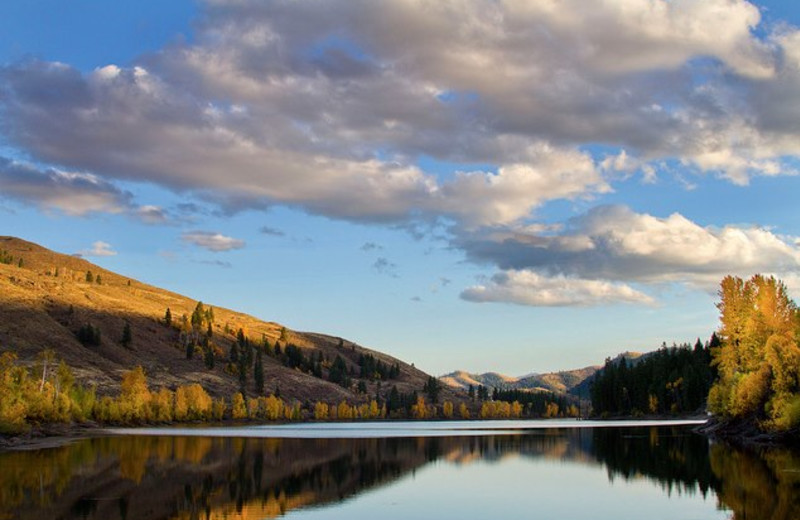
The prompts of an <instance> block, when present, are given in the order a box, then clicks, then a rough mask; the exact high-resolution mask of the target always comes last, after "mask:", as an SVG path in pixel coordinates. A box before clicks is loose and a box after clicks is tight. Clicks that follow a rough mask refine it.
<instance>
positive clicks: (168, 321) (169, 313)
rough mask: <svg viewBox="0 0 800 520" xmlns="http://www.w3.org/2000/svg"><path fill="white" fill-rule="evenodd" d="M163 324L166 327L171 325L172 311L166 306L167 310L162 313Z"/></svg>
mask: <svg viewBox="0 0 800 520" xmlns="http://www.w3.org/2000/svg"><path fill="white" fill-rule="evenodd" d="M164 325H166V326H167V327H171V326H172V311H170V310H169V307H167V312H165V313H164Z"/></svg>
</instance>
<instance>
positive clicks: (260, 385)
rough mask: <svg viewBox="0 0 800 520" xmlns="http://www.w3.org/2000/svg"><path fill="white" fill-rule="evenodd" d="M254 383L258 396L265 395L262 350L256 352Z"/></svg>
mask: <svg viewBox="0 0 800 520" xmlns="http://www.w3.org/2000/svg"><path fill="white" fill-rule="evenodd" d="M253 381H254V382H255V386H256V395H264V365H263V364H262V358H261V351H260V350H259V351H258V352H256V364H255V365H254V366H253Z"/></svg>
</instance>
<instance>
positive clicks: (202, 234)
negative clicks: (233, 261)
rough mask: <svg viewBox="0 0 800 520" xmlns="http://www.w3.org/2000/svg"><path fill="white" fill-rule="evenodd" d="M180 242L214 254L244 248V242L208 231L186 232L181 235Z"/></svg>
mask: <svg viewBox="0 0 800 520" xmlns="http://www.w3.org/2000/svg"><path fill="white" fill-rule="evenodd" d="M181 240H183V241H184V242H187V243H189V244H194V245H196V246H198V247H202V248H204V249H208V250H209V251H214V252H216V253H218V252H221V251H231V250H234V249H242V248H243V247H244V246H245V242H244V240H239V239H237V238H232V237H229V236H225V235H223V234H221V233H214V232H210V231H187V232H185V233H182V234H181Z"/></svg>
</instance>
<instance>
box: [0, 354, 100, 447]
mask: <svg viewBox="0 0 800 520" xmlns="http://www.w3.org/2000/svg"><path fill="white" fill-rule="evenodd" d="M94 405H95V394H94V389H86V388H84V387H82V386H80V385H76V384H75V377H74V376H73V374H72V371H71V370H70V368H69V367H68V366H67V364H66V363H64V362H63V361H58V360H57V359H56V356H55V354H54V353H53V351H52V350H45V351H43V352H42V353H41V354H40V355H39V356H38V357H37V360H36V362H35V363H34V364H33V366H31V367H28V366H22V365H20V364H19V363H18V362H17V357H16V355H15V354H14V353H11V352H4V353H3V354H0V433H19V432H22V431H24V430H26V429H27V426H28V424H30V423H55V422H69V421H84V420H86V419H89V418H90V417H91V414H92V410H93V408H94Z"/></svg>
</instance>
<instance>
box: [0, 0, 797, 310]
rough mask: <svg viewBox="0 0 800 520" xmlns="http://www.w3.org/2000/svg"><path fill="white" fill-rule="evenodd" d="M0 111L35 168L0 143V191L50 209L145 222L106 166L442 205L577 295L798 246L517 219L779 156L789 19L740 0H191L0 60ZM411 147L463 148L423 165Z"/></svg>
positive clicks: (159, 217)
mask: <svg viewBox="0 0 800 520" xmlns="http://www.w3.org/2000/svg"><path fill="white" fill-rule="evenodd" d="M51 92H58V95H57V96H53V95H49V94H48V93H51ZM0 111H1V112H2V114H3V118H2V122H0V132H2V138H3V141H4V142H7V143H8V145H9V146H11V147H15V148H17V149H18V150H19V151H20V152H21V156H22V155H24V156H28V157H31V158H32V160H33V161H36V162H37V163H40V164H52V165H54V166H53V167H51V168H30V167H22V166H20V165H19V164H18V163H15V162H13V161H10V160H5V162H3V161H2V160H0V188H2V195H3V196H5V197H9V198H16V199H19V200H24V201H26V202H29V203H33V204H37V205H40V206H42V207H47V208H57V209H59V210H60V211H63V212H65V213H68V214H71V215H82V214H87V213H91V212H94V211H104V212H112V213H113V212H117V213H119V212H128V214H131V215H134V216H138V217H139V218H141V219H143V220H144V221H146V222H152V223H162V222H165V220H166V218H167V214H166V212H165V211H164V210H163V209H161V208H159V207H156V206H136V205H134V204H133V203H132V202H131V200H130V199H131V196H130V194H128V193H127V192H124V191H122V190H119V189H118V188H116V186H115V185H114V184H113V182H115V181H118V180H123V181H126V182H131V181H133V182H144V183H153V184H157V185H159V186H164V187H167V188H169V189H172V190H175V191H176V192H180V193H182V194H183V193H188V194H189V195H193V196H194V197H199V198H203V199H206V200H211V201H213V202H215V203H217V204H218V205H220V206H221V207H223V208H224V209H226V210H231V211H235V210H238V209H243V208H251V207H256V208H263V207H266V206H270V205H274V204H282V205H286V206H290V207H293V208H297V209H300V210H303V211H307V212H310V213H314V214H320V215H325V216H328V217H331V218H337V219H348V220H353V221H359V222H369V223H389V224H392V225H401V226H406V227H407V228H409V229H420V226H422V228H424V226H426V225H431V224H438V223H441V222H443V221H444V222H447V223H453V224H454V225H453V226H452V229H450V230H449V232H450V233H451V234H452V236H454V239H453V244H454V245H455V246H457V247H461V248H463V250H464V251H465V252H466V253H467V254H468V256H469V258H470V259H473V260H476V261H481V262H486V261H488V262H490V263H492V264H494V265H496V266H498V267H499V268H501V269H505V270H515V271H513V272H520V273H522V272H527V271H526V270H530V271H531V272H535V273H538V276H541V277H544V278H542V279H537V280H533V281H532V280H531V279H530V278H528V279H525V280H522V275H519V274H517V275H514V276H516V278H514V280H511V279H510V278H509V280H511V281H514V282H516V285H514V287H518V286H520V284H522V285H523V286H525V284H527V286H537V284H538V286H541V287H544V286H545V285H546V284H545V281H543V280H549V282H547V283H552V284H553V285H552V286H550V287H549V290H550V291H551V292H552V291H558V290H559V289H558V288H559V287H560V288H561V289H560V290H562V292H564V293H565V294H570V291H572V292H573V293H575V294H582V295H584V296H585V297H586V299H587V300H588V301H592V299H593V298H594V299H597V300H600V299H602V298H601V297H600V296H599V294H600V293H601V292H602V290H606V291H607V294H612V295H613V294H616V295H617V297H619V298H623V299H624V298H625V294H624V291H622V288H623V287H627V286H626V285H624V282H627V281H635V282H640V283H644V284H649V283H663V282H670V281H679V282H688V283H692V284H697V285H703V286H707V285H708V284H709V281H710V280H712V279H714V283H716V281H717V280H716V279H717V278H718V277H719V276H720V274H727V273H728V272H734V273H743V274H750V273H745V271H761V272H791V271H792V270H793V269H796V268H797V266H798V260H797V247H796V246H791V245H790V244H789V243H788V242H787V241H786V240H785V239H784V238H782V237H778V236H776V235H775V234H773V233H771V232H769V231H765V230H759V229H750V228H743V227H737V226H723V227H721V228H711V227H704V226H701V225H698V224H696V223H694V222H691V221H689V220H688V219H686V218H685V217H683V216H681V215H679V214H675V215H671V216H668V217H665V218H658V217H654V216H650V215H642V214H635V213H633V212H631V211H630V210H626V209H624V208H599V209H597V210H595V211H591V212H589V213H588V214H587V215H585V216H584V217H583V218H582V219H577V220H575V221H573V222H572V223H569V224H568V225H566V226H565V227H564V228H563V229H557V228H556V227H553V226H550V225H544V224H541V223H536V222H532V221H533V220H535V219H536V212H537V210H538V209H539V208H540V207H542V206H543V205H544V204H546V203H547V202H549V201H554V200H564V199H567V200H585V199H591V197H593V196H596V195H598V194H602V193H606V192H608V191H609V190H611V189H612V188H613V183H614V182H615V181H617V180H620V179H624V178H627V177H628V176H630V175H633V174H635V173H641V175H642V180H643V182H646V183H652V182H656V181H657V180H658V178H659V174H661V173H662V172H663V171H664V169H662V165H664V164H680V165H681V177H680V179H682V180H684V181H685V186H686V187H687V189H690V188H691V187H692V186H694V183H693V182H692V179H693V175H695V174H702V173H712V174H714V175H717V176H719V177H721V178H724V179H727V180H729V181H731V182H734V183H736V184H740V185H746V184H747V183H748V182H749V181H750V179H752V177H753V176H756V175H767V176H775V175H787V174H796V173H797V169H796V167H795V166H793V164H795V161H796V159H797V157H798V156H800V126H798V124H797V121H799V120H800V32H798V30H796V29H794V28H791V27H786V26H782V27H770V26H765V25H764V24H763V23H762V22H761V20H760V15H759V11H758V9H757V8H756V7H755V6H754V5H753V4H751V3H749V2H746V1H744V0H704V1H702V2H698V1H694V0H670V1H666V0H598V1H596V2H592V5H591V8H590V9H588V8H587V7H586V2H585V0H560V1H558V2H545V1H536V2H532V1H528V0H506V1H502V2H496V1H492V0H464V1H462V2H456V3H451V2H419V1H408V0H386V1H383V2H374V1H372V0H325V1H323V2H317V3H314V5H313V8H312V7H309V4H307V3H304V2H261V1H256V0H240V1H237V2H221V1H220V2H216V1H212V2H207V3H206V6H205V12H204V13H203V22H202V24H199V25H198V26H197V29H196V34H195V37H194V38H193V41H192V42H191V43H184V44H174V45H171V46H169V47H167V48H164V49H162V50H160V51H159V52H156V53H152V54H150V55H147V56H143V57H142V58H140V59H139V60H135V62H134V64H132V65H131V66H129V67H123V66H119V65H108V66H104V67H102V68H98V69H96V70H95V71H93V72H91V73H88V74H83V73H81V72H80V71H78V70H77V69H74V68H71V67H69V66H68V65H64V64H60V63H46V62H41V61H28V62H23V63H17V64H13V65H7V66H4V67H0ZM595 145H601V146H605V147H607V148H605V149H608V150H613V151H612V152H608V155H607V156H605V157H598V156H597V152H594V151H592V149H593V148H594V147H595ZM425 157H429V158H433V159H434V160H436V161H440V162H442V163H447V164H455V165H459V164H460V165H464V168H463V169H462V171H450V172H445V173H441V172H439V171H436V170H435V169H431V170H429V171H428V170H425V169H424V168H423V167H421V166H419V164H422V163H424V161H421V160H420V159H421V158H425ZM476 164H477V165H485V166H480V167H475V166H474V165H476ZM453 169H454V170H455V169H458V167H457V166H456V167H454V168H453ZM70 172H82V173H70ZM265 230H266V231H264V232H265V233H268V234H269V228H265ZM183 240H184V241H185V242H188V243H193V244H196V245H198V246H200V247H204V248H207V249H210V250H212V251H224V250H230V249H236V248H241V247H244V242H243V241H241V240H237V239H233V238H230V237H225V236H223V235H220V234H217V233H209V232H191V233H185V234H184V235H183ZM384 260H385V259H384ZM386 262H388V261H386ZM386 267H389V266H388V265H384V266H383V268H386ZM375 268H376V269H379V270H380V269H381V266H380V265H376V266H375ZM510 272H511V271H510ZM562 275H563V277H564V278H563V280H560V281H559V283H558V284H556V283H555V282H552V280H558V279H557V278H554V277H558V276H562ZM523 281H524V282H525V283H524V284H523V283H522V282H523ZM605 281H609V282H614V283H611V285H610V288H609V287H605V286H602V284H603V283H606V282H605ZM590 282H591V283H590ZM595 282H596V283H595ZM616 282H620V283H616ZM508 283H511V282H507V283H506V285H508ZM597 284H600V285H597ZM603 287H605V289H603ZM501 288H504V289H508V287H506V286H504V285H502V284H501V285H497V286H495V285H489V286H486V288H485V289H486V290H489V289H494V291H495V292H497V291H500V289H501ZM592 291H594V292H592ZM615 291H616V293H615ZM515 294H516V293H515ZM629 296H630V295H629ZM631 297H632V298H635V297H636V295H635V294H634V295H633V296H631ZM520 298H522V297H520ZM565 298H566V301H570V297H568V296H567V297H565ZM523 299H524V298H523ZM573 299H574V298H573ZM557 300H558V299H557V298H554V301H557Z"/></svg>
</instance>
